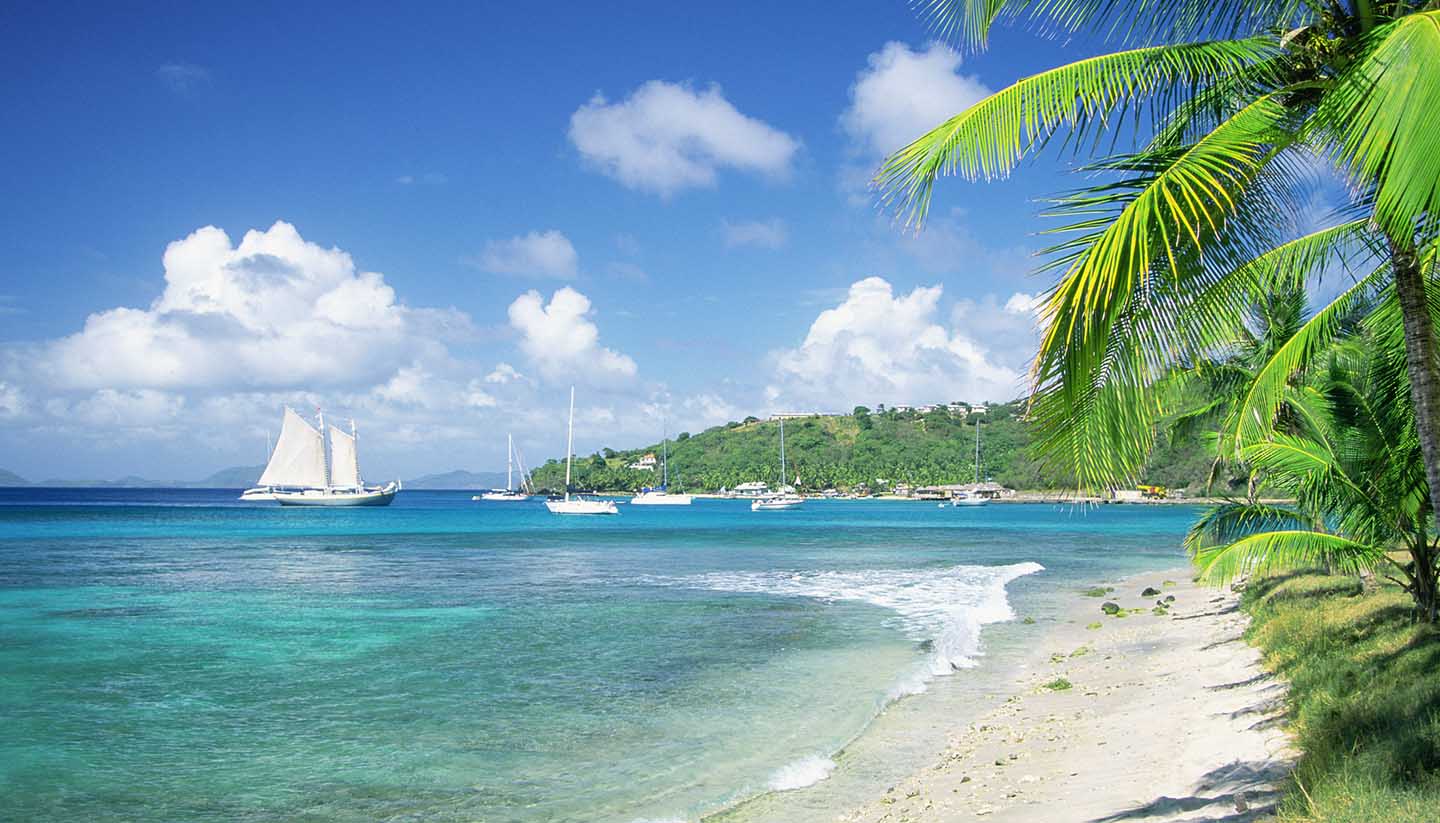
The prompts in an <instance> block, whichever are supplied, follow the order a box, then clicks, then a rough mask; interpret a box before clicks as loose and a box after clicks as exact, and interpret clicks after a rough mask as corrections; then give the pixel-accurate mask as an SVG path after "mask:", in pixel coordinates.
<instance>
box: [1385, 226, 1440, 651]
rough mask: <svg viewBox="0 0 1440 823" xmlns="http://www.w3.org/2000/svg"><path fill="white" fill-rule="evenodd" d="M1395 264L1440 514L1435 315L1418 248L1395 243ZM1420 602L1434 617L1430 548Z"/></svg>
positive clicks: (1418, 590)
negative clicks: (1427, 291)
mask: <svg viewBox="0 0 1440 823" xmlns="http://www.w3.org/2000/svg"><path fill="white" fill-rule="evenodd" d="M1390 255H1391V266H1392V267H1393V269H1394V272H1395V296H1396V297H1397V298H1399V301H1400V316H1401V318H1402V322H1403V323H1404V325H1405V363H1406V367H1407V370H1408V371H1409V372H1410V396H1411V398H1412V399H1413V400H1414V401H1415V433H1416V434H1417V435H1418V436H1419V438H1420V453H1421V455H1422V456H1423V457H1424V459H1425V479H1426V480H1427V481H1429V484H1430V512H1431V514H1432V515H1433V516H1435V517H1437V518H1440V346H1437V344H1436V339H1435V324H1434V322H1432V320H1431V318H1430V305H1429V300H1428V298H1427V297H1426V294H1425V275H1424V273H1423V272H1422V271H1421V270H1420V260H1419V258H1418V257H1417V256H1416V254H1415V251H1414V249H1413V248H1405V247H1401V246H1398V245H1395V244H1392V245H1391V252H1390ZM1414 559H1415V582H1416V587H1415V594H1416V601H1417V602H1416V605H1417V606H1419V607H1420V618H1421V620H1424V621H1425V622H1427V623H1433V622H1434V621H1435V619H1436V614H1435V607H1436V604H1435V599H1436V592H1435V588H1436V587H1435V583H1436V580H1435V564H1434V562H1433V561H1432V560H1431V559H1430V557H1429V553H1428V552H1422V553H1420V554H1417V555H1415V556H1414ZM1426 600H1428V601H1429V602H1424V601H1426Z"/></svg>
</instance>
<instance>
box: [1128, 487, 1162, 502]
mask: <svg viewBox="0 0 1440 823" xmlns="http://www.w3.org/2000/svg"><path fill="white" fill-rule="evenodd" d="M1135 488H1136V490H1138V491H1139V492H1140V496H1141V497H1143V498H1145V499H1146V500H1164V499H1165V497H1166V493H1167V492H1166V489H1165V487H1164V486H1136V487H1135Z"/></svg>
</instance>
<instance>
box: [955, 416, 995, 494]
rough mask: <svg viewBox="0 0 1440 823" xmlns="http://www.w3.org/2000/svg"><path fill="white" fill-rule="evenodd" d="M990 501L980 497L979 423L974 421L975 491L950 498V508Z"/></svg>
mask: <svg viewBox="0 0 1440 823" xmlns="http://www.w3.org/2000/svg"><path fill="white" fill-rule="evenodd" d="M988 502H990V501H988V500H986V499H985V498H984V497H981V496H980V421H979V420H978V419H977V420H976V421H975V489H974V491H971V492H968V493H967V492H957V493H956V494H955V496H953V497H951V498H950V505H952V506H983V505H985V504H986V503H988Z"/></svg>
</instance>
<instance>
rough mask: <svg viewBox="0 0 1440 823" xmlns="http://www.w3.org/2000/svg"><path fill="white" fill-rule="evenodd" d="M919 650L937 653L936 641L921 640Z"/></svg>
mask: <svg viewBox="0 0 1440 823" xmlns="http://www.w3.org/2000/svg"><path fill="white" fill-rule="evenodd" d="M917 648H918V649H919V650H920V651H922V652H933V651H935V641H934V640H930V639H928V638H927V639H925V640H921V641H920V643H919V644H918V645H917Z"/></svg>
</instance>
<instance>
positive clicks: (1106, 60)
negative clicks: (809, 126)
mask: <svg viewBox="0 0 1440 823" xmlns="http://www.w3.org/2000/svg"><path fill="white" fill-rule="evenodd" d="M1277 53H1278V48H1277V46H1276V44H1275V41H1274V40H1273V39H1272V38H1268V37H1255V38H1250V39H1246V40H1224V41H1215V42H1207V43H1190V44H1183V45H1175V46H1155V47H1150V48H1142V49H1133V50H1130V51H1123V52H1118V53H1115V54H1107V55H1102V56H1099V57H1091V58H1088V59H1085V60H1080V61H1077V62H1075V63H1071V64H1069V65H1066V66H1061V67H1059V68H1056V69H1051V70H1049V71H1045V72H1041V73H1039V74H1036V75H1033V76H1031V77H1027V78H1025V79H1023V80H1020V81H1019V82H1017V83H1015V84H1014V85H1012V86H1010V87H1009V88H1006V89H1004V90H1002V91H999V92H997V93H995V94H993V95H991V96H989V97H987V98H985V99H984V100H981V101H980V102H979V103H976V104H975V105H973V106H971V107H970V108H968V109H966V110H965V111H963V112H960V113H958V114H956V115H955V116H954V117H951V118H950V119H949V120H946V121H945V122H944V123H941V124H940V125H939V126H937V127H935V128H934V129H932V130H930V131H929V132H927V133H926V134H924V135H922V136H921V137H920V138H919V139H917V140H915V142H913V143H911V144H910V145H908V146H906V147H905V148H903V149H900V150H899V151H897V152H895V153H894V154H893V155H891V156H890V157H889V158H888V159H886V161H885V163H884V164H883V165H882V166H881V167H880V169H879V171H877V172H876V174H875V185H876V187H877V189H878V190H879V191H880V199H881V202H882V203H883V204H884V205H885V206H886V207H887V208H895V209H896V210H897V211H900V212H903V213H905V224H906V225H907V226H912V227H919V226H920V225H922V224H923V223H924V221H925V215H926V213H927V211H928V209H929V205H930V195H931V191H932V189H933V187H934V184H935V180H936V179H937V178H938V177H941V176H949V175H954V174H958V175H961V176H963V177H966V178H968V179H971V180H974V179H980V178H984V179H992V178H996V177H1003V176H1005V175H1007V174H1009V173H1010V171H1011V170H1012V169H1013V168H1014V167H1015V164H1016V163H1017V162H1019V160H1020V159H1021V158H1022V157H1024V156H1025V154H1026V153H1028V152H1029V151H1031V150H1032V149H1034V148H1035V147H1036V146H1038V145H1040V144H1042V143H1044V142H1045V141H1046V140H1047V139H1049V137H1050V136H1051V135H1052V134H1053V133H1054V132H1055V131H1056V129H1058V128H1060V127H1062V126H1064V127H1069V128H1070V129H1072V130H1077V131H1083V129H1084V128H1085V127H1086V126H1087V125H1088V124H1089V123H1091V122H1092V121H1095V120H1099V121H1101V122H1102V123H1103V122H1104V121H1105V120H1106V118H1107V117H1108V116H1110V115H1111V113H1112V112H1114V111H1116V110H1117V109H1119V108H1121V107H1129V108H1128V110H1130V111H1135V110H1136V109H1135V104H1137V103H1138V102H1139V101H1142V100H1145V99H1147V98H1152V97H1157V96H1162V95H1164V94H1166V93H1167V92H1171V91H1176V90H1181V89H1184V90H1193V89H1194V88H1197V87H1200V86H1202V85H1204V84H1206V83H1208V82H1212V81H1214V80H1216V79H1217V78H1222V77H1225V76H1227V75H1230V74H1234V73H1236V72H1240V71H1242V70H1243V69H1245V68H1246V67H1247V66H1251V65H1253V64H1256V63H1259V62H1261V61H1264V60H1266V59H1267V58H1269V57H1272V56H1273V55H1275V54H1277Z"/></svg>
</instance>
